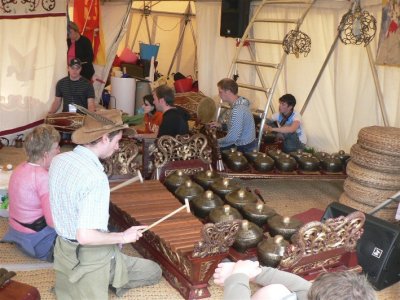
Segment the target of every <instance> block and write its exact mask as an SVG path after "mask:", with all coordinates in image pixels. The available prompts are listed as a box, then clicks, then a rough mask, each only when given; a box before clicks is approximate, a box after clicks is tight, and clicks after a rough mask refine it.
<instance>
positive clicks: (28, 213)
mask: <svg viewBox="0 0 400 300" xmlns="http://www.w3.org/2000/svg"><path fill="white" fill-rule="evenodd" d="M8 196H9V198H10V204H9V223H10V226H11V227H12V228H14V229H15V230H17V231H20V232H24V233H34V232H35V231H33V230H31V229H29V228H26V227H24V226H22V225H21V224H19V223H18V222H16V221H15V220H18V221H19V222H21V223H28V224H30V223H32V222H33V221H35V220H37V219H39V218H40V217H42V216H43V215H44V217H45V219H46V223H47V225H49V226H51V227H54V225H53V218H52V217H51V211H50V202H49V174H48V171H47V170H46V169H45V168H43V167H41V166H39V165H35V164H31V163H28V162H23V163H21V164H20V165H18V167H17V168H15V170H14V171H13V172H12V174H11V177H10V182H9V184H8Z"/></svg>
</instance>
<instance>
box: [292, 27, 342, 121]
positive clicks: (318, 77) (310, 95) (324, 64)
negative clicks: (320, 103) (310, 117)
mask: <svg viewBox="0 0 400 300" xmlns="http://www.w3.org/2000/svg"><path fill="white" fill-rule="evenodd" d="M339 35H340V32H338V34H337V35H336V38H335V40H334V41H333V43H332V46H331V49H330V50H329V53H328V55H327V57H326V58H325V61H324V63H323V64H322V67H321V70H320V71H319V73H318V76H317V78H316V79H315V81H314V84H313V86H312V88H311V90H310V92H309V93H308V96H307V99H306V101H305V102H304V104H303V107H302V108H301V111H300V115H302V114H303V113H304V111H305V110H306V108H307V105H308V103H309V102H310V99H311V97H312V95H313V93H314V91H315V88H316V87H317V85H318V83H319V80H320V79H321V76H322V73H324V71H325V68H326V65H327V64H328V62H329V59H330V58H331V56H332V53H333V51H335V48H336V46H337V43H338V40H339Z"/></svg>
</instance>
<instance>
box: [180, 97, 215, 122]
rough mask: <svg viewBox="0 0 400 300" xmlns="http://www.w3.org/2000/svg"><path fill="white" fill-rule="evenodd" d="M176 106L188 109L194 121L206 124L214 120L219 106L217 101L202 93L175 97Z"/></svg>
mask: <svg viewBox="0 0 400 300" xmlns="http://www.w3.org/2000/svg"><path fill="white" fill-rule="evenodd" d="M174 105H176V106H180V107H183V108H184V109H186V110H187V111H188V112H189V114H190V118H191V119H192V120H193V121H198V122H200V123H203V124H206V123H208V122H211V121H212V120H214V118H215V115H216V112H217V106H216V104H215V101H214V100H213V99H211V98H210V97H207V96H205V95H203V94H202V93H195V92H188V93H179V94H176V95H175V101H174Z"/></svg>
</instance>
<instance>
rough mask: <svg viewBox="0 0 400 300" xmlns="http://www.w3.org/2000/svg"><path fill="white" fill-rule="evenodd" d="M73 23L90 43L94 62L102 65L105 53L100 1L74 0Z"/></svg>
mask: <svg viewBox="0 0 400 300" xmlns="http://www.w3.org/2000/svg"><path fill="white" fill-rule="evenodd" d="M74 22H75V23H76V24H77V25H78V26H79V28H81V34H82V35H84V36H86V37H87V38H88V39H89V40H90V41H91V42H92V47H93V53H94V58H95V59H94V62H95V63H96V64H104V61H105V51H104V46H103V45H104V42H103V43H102V41H104V39H103V38H102V36H103V33H102V32H101V28H100V23H101V22H100V1H99V0H75V1H74Z"/></svg>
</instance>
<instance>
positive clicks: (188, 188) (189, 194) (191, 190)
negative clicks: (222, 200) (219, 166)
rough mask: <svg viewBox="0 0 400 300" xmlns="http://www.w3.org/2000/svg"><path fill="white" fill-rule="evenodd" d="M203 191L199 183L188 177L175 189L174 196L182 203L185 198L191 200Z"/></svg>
mask: <svg viewBox="0 0 400 300" xmlns="http://www.w3.org/2000/svg"><path fill="white" fill-rule="evenodd" d="M203 192H204V190H203V188H202V187H201V186H200V185H198V184H197V183H196V182H193V181H192V180H190V179H189V180H186V181H185V183H184V184H182V185H181V186H179V187H178V188H177V189H176V190H175V196H176V197H177V198H178V199H179V201H181V203H184V202H185V199H186V198H187V199H188V200H189V201H191V200H193V199H195V198H196V197H197V196H200V195H201V194H202V193H203Z"/></svg>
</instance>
